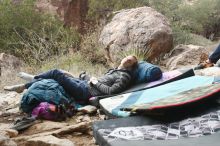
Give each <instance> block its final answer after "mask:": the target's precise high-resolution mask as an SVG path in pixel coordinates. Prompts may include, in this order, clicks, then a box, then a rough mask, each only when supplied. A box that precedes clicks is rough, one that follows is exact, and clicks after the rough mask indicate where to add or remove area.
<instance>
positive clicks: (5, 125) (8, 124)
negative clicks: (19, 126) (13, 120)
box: [0, 123, 11, 131]
mask: <svg viewBox="0 0 220 146" xmlns="http://www.w3.org/2000/svg"><path fill="white" fill-rule="evenodd" d="M10 127H11V124H10V123H7V124H6V123H1V124H0V131H4V130H6V129H9V128H10Z"/></svg>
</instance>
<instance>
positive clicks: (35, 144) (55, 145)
mask: <svg viewBox="0 0 220 146" xmlns="http://www.w3.org/2000/svg"><path fill="white" fill-rule="evenodd" d="M25 145H26V146H29V145H31V146H74V144H73V142H72V141H70V140H68V139H59V138H57V137H55V136H52V135H48V136H42V137H36V138H32V139H29V140H28V141H27V142H26V144H25Z"/></svg>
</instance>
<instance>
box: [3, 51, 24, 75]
mask: <svg viewBox="0 0 220 146" xmlns="http://www.w3.org/2000/svg"><path fill="white" fill-rule="evenodd" d="M0 65H1V71H4V70H11V69H15V70H17V69H20V67H21V66H22V61H21V60H19V59H18V58H17V57H15V56H13V55H9V54H5V53H1V54H0Z"/></svg>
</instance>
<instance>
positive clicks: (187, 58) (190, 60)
mask: <svg viewBox="0 0 220 146" xmlns="http://www.w3.org/2000/svg"><path fill="white" fill-rule="evenodd" d="M208 54H209V52H208V51H207V49H206V48H204V47H202V46H195V45H178V46H176V47H175V48H174V49H173V50H172V51H171V52H170V54H169V55H168V56H167V58H168V59H165V60H164V61H163V62H165V64H166V68H167V69H168V70H174V69H177V68H179V69H180V68H194V67H195V66H197V65H198V64H199V63H200V62H202V61H204V60H206V59H207V58H208Z"/></svg>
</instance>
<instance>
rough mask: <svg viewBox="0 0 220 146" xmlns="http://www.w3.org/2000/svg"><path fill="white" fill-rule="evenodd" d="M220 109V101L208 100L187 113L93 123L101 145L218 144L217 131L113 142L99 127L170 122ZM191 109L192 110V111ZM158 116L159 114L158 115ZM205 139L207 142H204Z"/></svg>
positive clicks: (168, 145) (97, 140)
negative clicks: (157, 138) (170, 138)
mask: <svg viewBox="0 0 220 146" xmlns="http://www.w3.org/2000/svg"><path fill="white" fill-rule="evenodd" d="M219 109H220V104H219V102H216V101H213V102H207V103H206V104H203V105H201V106H200V107H197V108H193V109H189V112H186V113H181V112H179V113H173V114H170V116H167V117H164V116H162V117H161V118H160V117H159V118H158V119H155V118H154V117H150V116H148V117H147V116H133V117H127V118H118V119H111V120H106V121H98V122H95V123H94V124H93V135H94V137H95V139H96V142H97V144H99V145H100V146H107V145H108V146H119V145H120V146H123V145H124V146H125V145H126V146H133V145H138V146H139V145H140V146H141V145H149V146H172V145H177V144H178V146H186V145H187V146H188V145H190V146H191V145H192V146H197V145H200V146H217V145H216V143H219V142H220V140H219V136H220V133H215V134H213V135H209V136H202V137H198V138H183V139H178V140H164V141H161V140H142V141H126V140H116V141H112V142H107V141H106V140H105V139H104V138H103V136H102V135H101V134H100V132H99V131H98V130H99V129H114V128H119V127H130V126H143V125H155V124H167V123H170V122H175V121H179V120H183V119H186V118H189V117H196V116H201V115H204V114H206V113H208V112H212V111H217V110H219ZM190 111H191V112H190ZM157 117H158V116H157ZM207 140H209V142H207ZM202 141H205V142H202Z"/></svg>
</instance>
